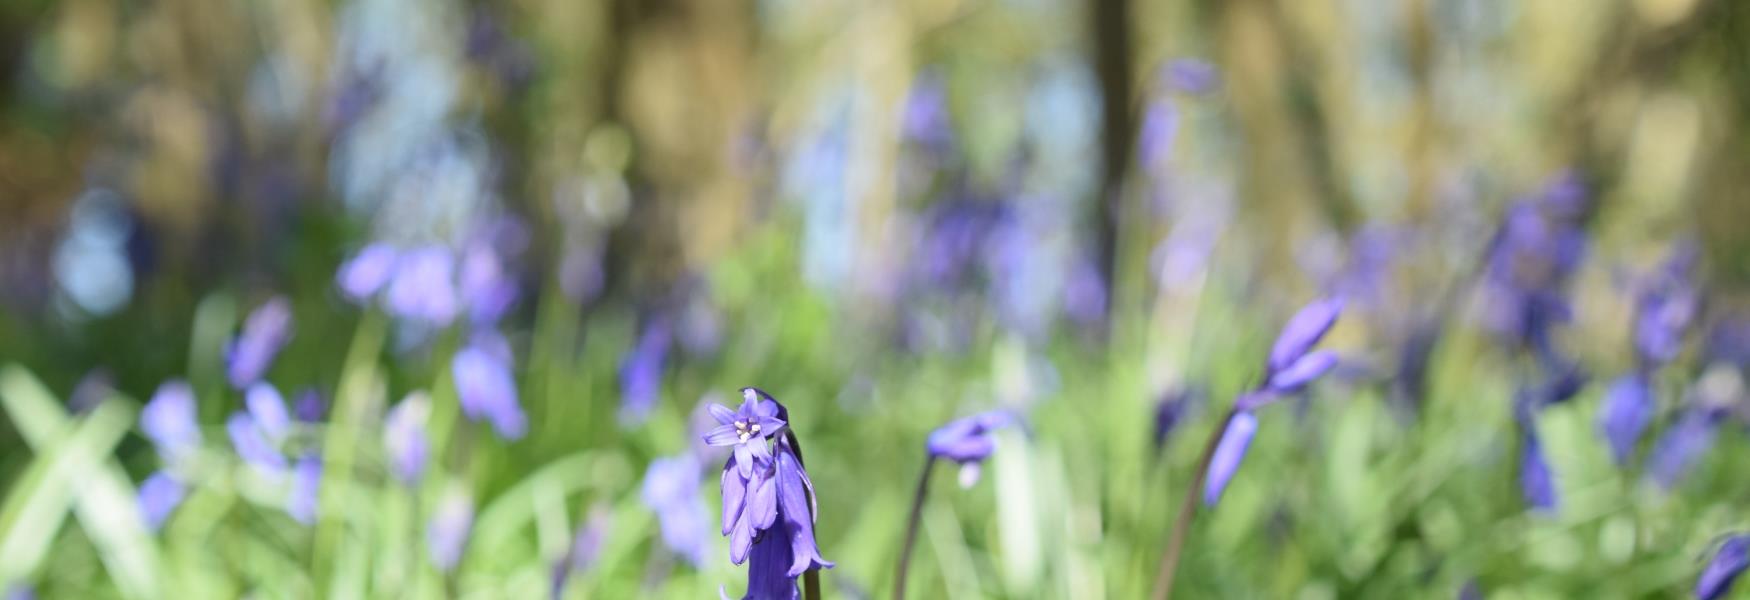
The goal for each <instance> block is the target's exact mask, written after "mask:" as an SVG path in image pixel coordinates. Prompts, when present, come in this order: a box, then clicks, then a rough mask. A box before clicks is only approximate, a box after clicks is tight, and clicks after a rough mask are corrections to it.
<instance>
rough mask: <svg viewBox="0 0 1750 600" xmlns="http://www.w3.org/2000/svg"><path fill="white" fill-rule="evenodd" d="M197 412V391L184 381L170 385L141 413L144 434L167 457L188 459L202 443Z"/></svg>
mask: <svg viewBox="0 0 1750 600" xmlns="http://www.w3.org/2000/svg"><path fill="white" fill-rule="evenodd" d="M195 412H196V411H195V398H194V388H192V387H189V385H188V382H186V381H182V380H180V379H176V380H171V381H166V382H164V383H163V384H162V385H159V386H158V391H156V392H153V393H152V399H151V400H150V401H148V402H146V407H145V408H144V409H141V410H140V430H141V431H143V432H145V434H146V437H147V438H149V439H151V440H152V443H153V444H154V445H156V446H157V447H158V452H159V453H160V454H163V455H164V456H165V457H167V458H172V459H174V458H176V457H179V456H184V455H186V454H187V453H189V452H192V451H193V450H194V449H195V448H196V447H198V446H200V443H201V430H200V424H198V423H196V414H195Z"/></svg>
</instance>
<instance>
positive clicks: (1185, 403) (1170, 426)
mask: <svg viewBox="0 0 1750 600" xmlns="http://www.w3.org/2000/svg"><path fill="white" fill-rule="evenodd" d="M1200 395H1201V393H1200V392H1198V391H1197V390H1194V389H1189V388H1179V389H1175V390H1172V391H1169V392H1166V393H1164V394H1161V396H1160V398H1158V399H1156V400H1155V414H1154V432H1153V436H1152V438H1151V439H1153V440H1154V447H1155V451H1157V452H1158V451H1160V449H1161V448H1162V447H1164V446H1166V444H1167V439H1168V438H1171V437H1172V436H1173V431H1175V430H1177V429H1178V428H1179V424H1180V422H1182V421H1183V420H1184V419H1185V413H1186V412H1187V411H1188V410H1190V406H1191V402H1192V401H1193V400H1194V399H1196V398H1197V397H1198V396H1200Z"/></svg>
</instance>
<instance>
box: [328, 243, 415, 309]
mask: <svg viewBox="0 0 1750 600" xmlns="http://www.w3.org/2000/svg"><path fill="white" fill-rule="evenodd" d="M400 259H401V253H400V252H399V251H397V250H396V249H395V247H394V246H391V245H389V244H385V243H382V242H376V243H373V244H369V245H366V246H365V247H364V248H360V249H359V251H358V253H357V254H354V255H352V258H349V259H347V260H346V262H344V263H341V265H340V271H339V272H338V273H336V274H335V277H334V282H335V285H337V286H339V287H340V291H341V293H342V294H345V295H346V297H347V298H348V299H350V300H352V301H353V302H357V303H360V304H363V303H364V302H365V301H367V300H369V299H370V298H371V296H374V295H376V293H377V291H378V290H381V289H383V285H384V284H386V283H388V282H389V278H390V277H391V276H393V275H394V274H395V265H396V263H397V262H398V261H399V260H400Z"/></svg>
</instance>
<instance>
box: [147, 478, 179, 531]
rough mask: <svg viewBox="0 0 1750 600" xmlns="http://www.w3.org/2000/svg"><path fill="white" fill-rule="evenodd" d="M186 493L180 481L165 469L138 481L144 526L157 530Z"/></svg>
mask: <svg viewBox="0 0 1750 600" xmlns="http://www.w3.org/2000/svg"><path fill="white" fill-rule="evenodd" d="M187 493H188V490H187V489H186V488H185V487H183V485H182V482H181V481H178V480H177V479H176V476H174V475H171V474H170V473H169V472H166V471H158V472H156V473H153V474H152V475H151V476H150V477H147V478H146V480H145V481H143V482H140V514H141V515H142V516H144V517H145V519H146V528H147V529H150V530H152V531H157V530H158V528H159V527H162V526H163V525H164V521H165V520H166V519H169V518H170V513H172V512H175V511H176V507H177V505H180V504H182V499H183V496H185V495H186V494H187Z"/></svg>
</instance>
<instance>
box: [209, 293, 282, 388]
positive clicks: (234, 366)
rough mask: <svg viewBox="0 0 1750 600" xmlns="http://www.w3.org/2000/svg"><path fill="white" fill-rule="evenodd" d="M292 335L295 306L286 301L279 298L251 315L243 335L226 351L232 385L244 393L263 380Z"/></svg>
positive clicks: (239, 335)
mask: <svg viewBox="0 0 1750 600" xmlns="http://www.w3.org/2000/svg"><path fill="white" fill-rule="evenodd" d="M291 335H292V305H291V303H290V302H288V301H286V299H285V298H284V297H279V296H275V297H274V298H272V299H269V300H268V301H267V302H264V303H262V305H261V306H259V307H257V308H256V309H255V310H254V311H253V312H251V313H249V318H248V319H246V320H245V321H244V322H243V331H242V332H241V333H239V334H238V335H237V339H235V340H233V341H232V342H231V344H230V346H228V347H227V348H226V350H225V362H226V375H227V377H229V378H230V380H231V385H232V386H233V387H236V388H237V389H243V388H245V387H248V386H249V384H252V383H255V382H256V381H257V380H260V379H261V376H262V375H263V374H265V373H267V369H268V367H269V366H271V365H272V364H273V359H274V357H275V356H276V355H278V354H279V351H280V348H282V347H284V346H285V345H286V340H287V338H290V337H291Z"/></svg>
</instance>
